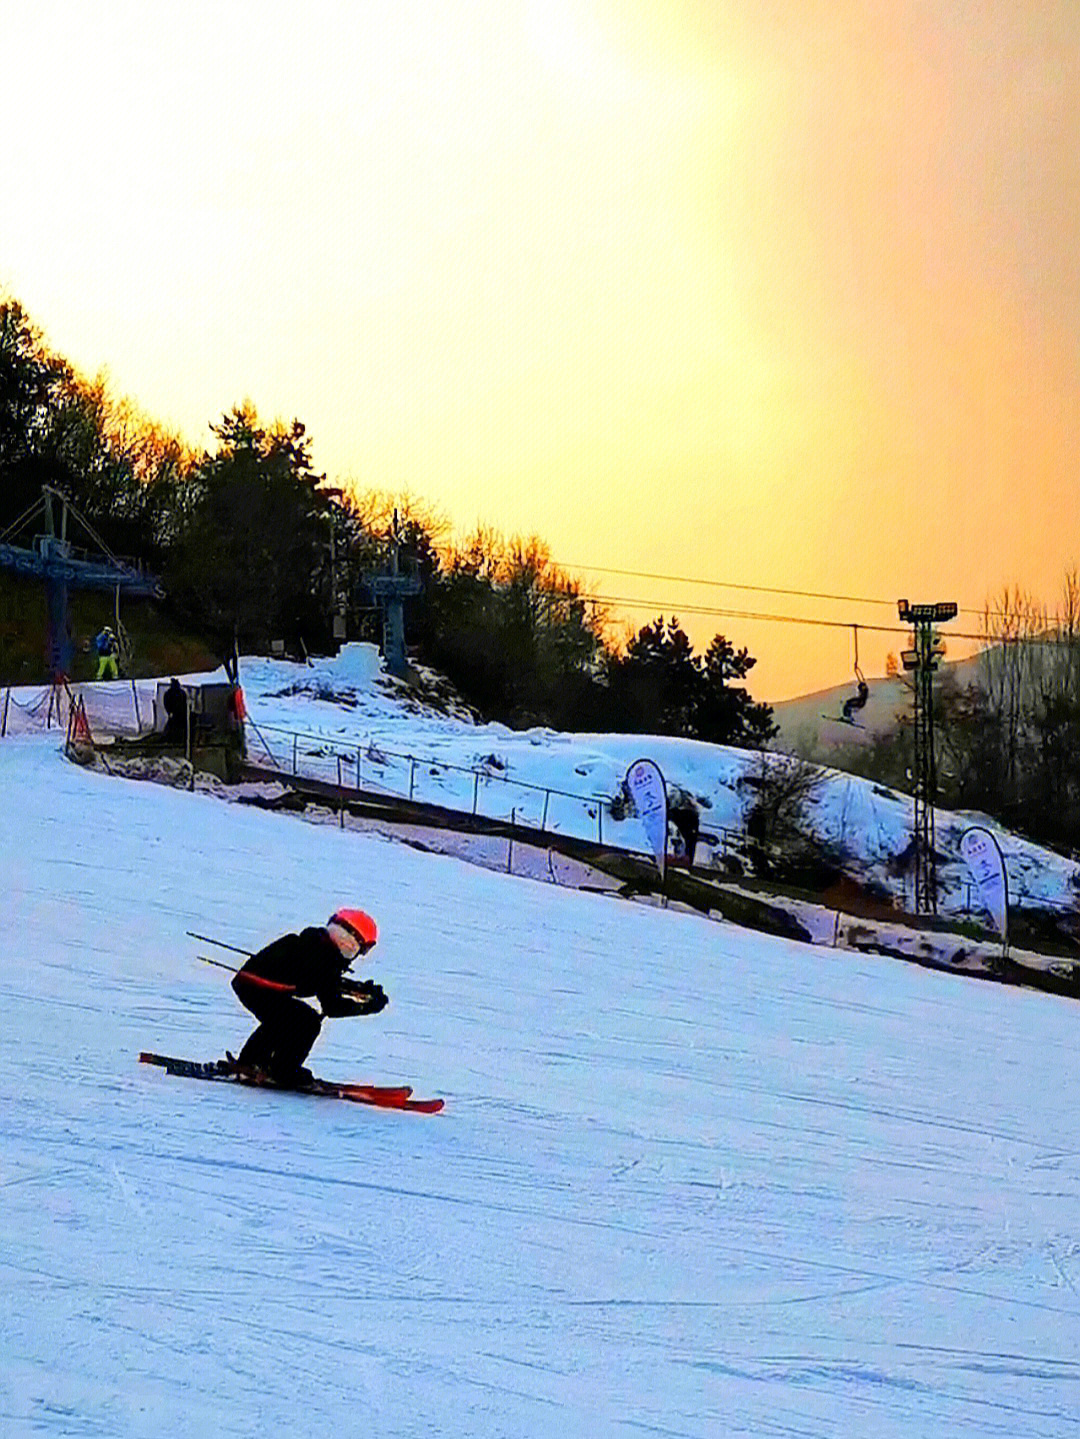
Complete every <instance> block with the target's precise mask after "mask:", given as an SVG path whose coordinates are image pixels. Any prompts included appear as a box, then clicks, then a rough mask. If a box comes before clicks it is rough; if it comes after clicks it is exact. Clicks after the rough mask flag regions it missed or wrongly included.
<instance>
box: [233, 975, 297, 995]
mask: <svg viewBox="0 0 1080 1439" xmlns="http://www.w3.org/2000/svg"><path fill="white" fill-rule="evenodd" d="M236 977H237V979H242V980H244V981H245V982H246V983H247V984H258V985H261V986H262V988H263V989H276V990H277V991H278V993H279V994H295V993H296V985H295V984H279V983H278V982H277V980H276V979H263V977H262V975H261V974H249V973H248V972H247V971H246V970H243V969H242V970H240V971H239V973H238V974H237V976H236Z"/></svg>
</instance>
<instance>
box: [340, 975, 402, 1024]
mask: <svg viewBox="0 0 1080 1439" xmlns="http://www.w3.org/2000/svg"><path fill="white" fill-rule="evenodd" d="M389 1003H390V1001H389V1000H388V999H387V997H386V991H385V990H384V989H383V987H382V985H381V984H376V983H375V981H374V980H373V979H363V980H354V979H343V980H342V982H341V993H340V994H339V995H336V996H335V997H334V998H333V999H332V1000H331V1001H330V1002H329V1003H327V1002H326V1001H325V1000H324V1001H323V1013H324V1014H325V1015H326V1016H327V1018H329V1019H346V1018H348V1017H349V1016H350V1015H354V1014H378V1013H379V1011H380V1010H382V1009H385V1008H386V1006H387V1005H388V1004H389Z"/></svg>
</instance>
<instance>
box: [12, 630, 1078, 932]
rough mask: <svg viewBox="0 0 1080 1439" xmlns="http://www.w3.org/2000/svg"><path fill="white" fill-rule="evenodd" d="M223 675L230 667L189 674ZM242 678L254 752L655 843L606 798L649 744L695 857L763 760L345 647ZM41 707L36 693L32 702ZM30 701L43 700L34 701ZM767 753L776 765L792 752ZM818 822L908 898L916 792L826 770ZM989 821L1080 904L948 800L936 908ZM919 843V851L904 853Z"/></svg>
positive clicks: (108, 689)
mask: <svg viewBox="0 0 1080 1439" xmlns="http://www.w3.org/2000/svg"><path fill="white" fill-rule="evenodd" d="M185 678H186V679H188V680H189V681H190V682H192V683H194V682H196V681H199V680H210V679H216V680H219V681H220V680H222V679H223V672H222V671H220V670H219V671H217V672H216V673H214V674H205V675H197V676H188V677H185ZM241 680H242V683H243V687H244V694H245V699H246V703H247V708H248V714H249V725H248V742H249V751H250V755H251V758H252V759H253V760H254V761H256V762H265V763H267V764H272V765H275V766H276V767H277V768H279V769H285V770H291V769H293V768H295V769H297V770H299V771H301V772H303V773H305V774H308V775H312V776H314V777H315V778H320V779H323V780H327V781H330V782H332V783H337V782H341V783H343V784H345V785H353V784H357V783H358V782H359V784H360V785H362V786H363V787H364V788H367V789H376V790H379V789H381V790H383V791H384V792H386V793H389V794H395V795H401V796H406V797H411V798H415V799H419V800H425V801H428V802H431V803H437V804H439V805H442V806H445V807H448V808H451V809H455V808H456V809H461V810H463V811H472V810H474V809H475V810H476V811H477V812H479V813H481V814H485V815H489V816H492V817H498V818H505V819H510V818H511V817H512V818H514V819H515V820H516V821H517V822H518V823H519V824H524V825H531V826H533V827H536V828H538V829H539V828H541V827H542V828H543V829H544V830H546V831H547V832H550V833H561V834H565V835H572V836H575V837H578V838H583V839H593V840H595V839H601V840H603V842H604V843H605V844H608V845H615V846H619V847H624V848H627V849H630V850H636V851H640V852H646V853H647V852H648V843H647V840H646V837H645V834H644V831H643V830H642V827H641V825H640V824H639V823H638V822H637V820H636V819H633V818H629V819H625V820H622V821H621V822H620V821H616V820H615V819H613V817H612V814H611V811H610V804H611V800H612V798H613V797H614V796H615V795H616V794H617V793H618V791H619V787H620V785H621V782H622V780H623V778H624V776H625V774H626V771H627V769H628V767H629V766H630V765H631V764H632V763H633V762H634V760H636V759H638V758H639V757H641V756H642V755H646V756H648V757H649V758H651V759H653V760H655V761H656V762H657V764H658V765H659V766H660V768H661V770H662V772H663V774H664V776H665V778H666V780H667V781H668V783H669V785H670V786H671V787H672V789H673V790H678V789H681V790H685V791H686V792H687V793H688V794H689V795H690V796H692V797H693V799H694V801H695V803H696V804H697V806H698V807H699V809H700V812H701V826H702V842H701V844H700V846H699V850H698V856H697V861H698V863H700V864H701V865H702V866H703V867H705V868H706V869H708V867H709V866H710V864H714V863H715V864H719V862H720V861H721V859H722V857H723V854H724V851H725V845H726V844H727V843H729V842H731V843H735V844H737V842H738V837H739V836H740V835H742V833H743V831H744V829H745V824H746V818H747V815H748V813H749V811H750V809H751V807H752V805H753V803H754V800H755V797H756V793H757V791H756V789H755V781H756V779H757V777H758V776H759V775H760V773H761V767H762V763H763V761H762V758H761V756H760V755H757V754H755V753H753V752H752V751H747V750H740V749H733V748H729V747H727V746H723V745H710V744H703V743H700V742H698V741H695V740H683V739H669V738H665V737H660V736H641V735H595V734H584V735H583V734H562V733H558V732H556V731H554V730H550V729H531V730H526V731H515V730H511V729H508V728H507V727H506V726H505V725H501V724H478V723H476V722H475V721H474V720H473V719H472V718H471V717H470V716H469V714H468V713H467V712H466V711H465V710H464V709H463V708H462V707H461V706H459V705H458V706H455V705H454V704H453V703H452V702H451V703H444V705H443V706H442V707H441V708H437V707H435V706H433V705H432V704H430V703H426V702H424V700H423V698H422V694H423V691H420V692H419V693H418V692H417V691H414V690H412V689H410V688H409V687H408V686H406V685H403V684H401V683H400V682H398V681H396V680H393V679H391V678H389V677H387V676H386V675H385V674H384V673H383V671H382V669H381V664H380V660H379V656H378V652H377V650H376V648H375V647H374V646H371V645H366V644H348V645H345V646H344V647H343V648H342V650H341V652H340V654H339V655H338V656H337V657H336V658H334V659H317V660H314V661H313V662H312V663H311V664H308V665H304V664H299V663H293V662H290V661H285V660H274V659H265V658H255V657H252V658H246V659H243V660H242V661H241ZM155 687H156V682H140V684H139V686H138V690H139V699H138V716H139V719H141V721H142V723H143V724H144V725H145V724H147V723H148V722H149V720H150V717H151V716H152V714H153V692H154V689H155ZM78 689H79V691H80V692H81V693H82V694H83V696H84V697H85V699H86V704H87V709H88V711H89V713H90V716H91V720H92V722H95V723H97V722H104V723H105V724H106V725H107V726H113V727H119V728H125V727H126V728H128V729H131V730H134V729H135V727H136V702H135V699H134V697H133V693H132V687H131V686H130V685H128V684H124V683H120V684H116V683H103V684H86V685H81V686H79V687H78ZM13 694H14V695H15V697H16V699H17V701H18V703H17V704H13V705H12V706H10V707H9V727H10V729H11V731H12V732H13V733H18V732H25V731H28V730H31V731H36V730H39V729H40V728H41V725H42V723H43V719H44V717H45V716H46V713H47V692H46V694H42V692H41V691H40V690H38V691H14V692H13ZM35 702H36V704H35ZM31 705H34V706H35V707H34V708H33V709H30V708H29V707H30V706H31ZM787 762H789V761H787V759H786V757H784V756H771V757H770V758H769V760H768V761H767V763H771V764H784V763H787ZM807 818H808V822H809V827H810V829H811V831H812V832H813V834H814V835H815V836H816V837H817V838H818V839H820V840H822V841H825V842H827V843H828V844H829V845H831V846H833V847H834V849H835V851H836V853H837V854H838V855H842V856H843V857H844V863H845V867H846V868H847V870H848V871H849V873H851V874H852V875H853V876H855V877H857V878H858V879H859V880H860V881H862V882H863V883H867V884H870V885H872V886H874V887H875V888H876V890H877V891H878V892H879V893H881V894H882V895H889V896H892V897H893V898H894V899H895V900H896V901H897V902H898V903H899V904H900V905H901V907H908V908H910V907H912V901H913V895H912V874H911V866H910V853H909V849H910V844H911V834H912V823H913V815H912V802H911V800H910V799H909V798H908V797H907V796H906V795H901V794H899V793H896V792H895V791H891V790H887V789H884V788H882V787H881V786H879V785H876V784H874V783H872V782H870V781H867V780H863V779H859V778H857V777H856V776H854V775H850V774H847V773H845V772H844V771H841V770H834V769H828V768H825V769H823V770H822V771H821V782H820V784H819V785H818V787H817V790H816V792H815V793H814V794H813V795H812V797H811V799H810V801H809V804H808V808H807ZM973 823H977V824H981V825H984V826H985V827H986V828H987V829H989V830H990V831H991V832H992V833H993V834H994V835H995V836H996V838H997V839H998V842H999V844H1000V846H1001V848H1002V851H1003V853H1004V857H1005V863H1006V869H1007V872H1008V878H1009V886H1010V896H1011V899H1012V901H1013V902H1014V903H1018V904H1020V905H1023V906H1035V907H1044V908H1046V909H1053V910H1058V911H1061V912H1068V913H1071V912H1073V911H1074V910H1075V909H1076V907H1077V903H1078V899H1080V865H1078V864H1077V863H1076V862H1075V861H1073V860H1070V859H1067V858H1064V857H1062V856H1059V855H1056V854H1053V853H1051V852H1050V851H1047V850H1044V849H1042V848H1041V847H1039V846H1038V845H1034V844H1031V843H1029V842H1027V841H1025V840H1023V839H1021V838H1020V837H1019V836H1017V835H1014V834H1011V833H1010V832H1009V831H1007V830H1005V829H1003V828H1002V827H1001V826H1000V825H998V824H996V823H995V822H994V821H992V820H989V819H987V818H986V817H985V816H983V815H977V814H965V813H952V812H950V811H948V810H942V809H939V810H938V811H937V824H936V843H937V849H938V851H939V853H940V856H941V860H940V862H939V866H938V875H937V879H938V903H939V911H940V913H941V914H942V915H944V916H949V915H953V916H958V915H961V914H963V913H966V912H968V911H970V910H971V909H973V908H974V909H975V910H976V911H977V909H978V904H979V900H978V894H977V891H975V890H974V888H973V886H972V883H971V876H970V874H969V872H968V869H967V867H966V865H965V864H964V862H963V860H962V858H961V855H960V837H961V835H962V834H963V832H964V830H965V829H967V828H968V827H969V826H970V825H971V824H973ZM906 852H908V862H907V863H906V864H905V862H904V859H903V856H904V855H905V853H906Z"/></svg>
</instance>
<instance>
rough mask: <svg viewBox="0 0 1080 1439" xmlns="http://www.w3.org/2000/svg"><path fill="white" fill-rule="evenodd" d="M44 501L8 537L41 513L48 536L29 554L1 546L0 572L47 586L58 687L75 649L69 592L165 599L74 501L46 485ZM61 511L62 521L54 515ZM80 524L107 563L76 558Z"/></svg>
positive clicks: (51, 659)
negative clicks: (71, 527) (75, 533)
mask: <svg viewBox="0 0 1080 1439" xmlns="http://www.w3.org/2000/svg"><path fill="white" fill-rule="evenodd" d="M41 488H42V495H41V499H40V500H39V501H38V502H37V504H35V505H33V506H32V507H31V508H30V509H29V510H28V511H26V513H25V514H24V515H23V516H21V517H20V519H19V520H17V521H16V523H15V525H13V526H11V527H10V528H9V529H8V530H7V531H6V532H5V533H6V534H12V533H14V532H15V531H16V530H20V529H23V528H24V527H25V525H26V524H28V523H29V522H30V521H31V520H32V519H33V518H34V517H35V516H36V515H37V514H38V513H39V512H43V513H44V519H45V532H44V534H40V535H36V536H35V537H34V540H33V544H32V545H31V547H30V548H24V547H23V546H21V545H9V544H2V543H0V570H11V571H13V572H14V573H15V574H21V575H27V576H29V577H30V578H33V579H40V580H43V581H44V583H45V606H46V613H47V617H48V629H49V673H50V675H51V677H52V680H53V683H54V684H56V683H59V682H60V681H62V680H63V679H65V678H66V677H67V675H68V673H69V671H70V669H71V656H72V646H71V638H70V636H69V634H68V588H69V586H74V587H75V588H76V589H90V590H115V591H116V593H117V596H119V595H120V593H121V592H123V593H125V594H129V595H135V596H142V597H144V598H155V599H160V598H161V595H162V589H161V586H160V585H159V584H158V582H157V580H156V579H155V578H154V576H153V575H148V574H145V573H143V571H141V570H137V569H135V568H134V567H133V566H132V565H130V564H127V563H125V562H124V561H123V560H119V559H117V558H116V556H115V555H114V554H112V553H111V551H110V550H109V549H108V548H107V547H106V546H105V545H104V544H103V542H102V541H101V540H100V539H99V537H98V536H97V535H96V534H95V533H94V531H93V530H92V529H91V528H90V526H89V525H88V524H87V523H86V521H85V520H84V519H82V517H81V516H80V515H79V514H78V512H77V511H76V510H75V508H74V506H73V505H72V504H71V501H70V500H69V499H68V498H67V496H66V495H64V494H62V493H61V492H60V491H59V490H55V489H53V488H52V486H51V485H43V486H42V487H41ZM54 501H55V502H56V504H57V505H58V506H59V511H60V513H59V521H57V515H56V513H55V511H54V508H53V505H54ZM69 513H70V514H71V516H72V517H73V518H74V519H76V520H78V522H79V524H81V525H82V527H83V528H84V529H85V530H86V532H87V534H88V535H89V536H90V538H91V539H92V540H93V541H94V543H95V544H96V545H97V547H98V549H99V550H100V551H101V552H102V558H100V559H92V558H90V557H88V556H86V555H84V554H83V555H79V556H77V555H76V553H75V551H74V550H73V549H72V546H71V543H70V541H69V540H68V537H67V533H68V515H69Z"/></svg>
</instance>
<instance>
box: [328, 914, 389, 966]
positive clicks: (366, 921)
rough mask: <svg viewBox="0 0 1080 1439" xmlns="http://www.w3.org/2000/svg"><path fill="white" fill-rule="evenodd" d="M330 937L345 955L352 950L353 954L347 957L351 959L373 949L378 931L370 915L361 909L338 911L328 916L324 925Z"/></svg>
mask: <svg viewBox="0 0 1080 1439" xmlns="http://www.w3.org/2000/svg"><path fill="white" fill-rule="evenodd" d="M326 927H327V929H328V930H329V932H330V937H331V939H333V941H334V943H335V944H336V945H337V946H338V948H339V949H340V950H341V951H342V953H345V952H346V951H347V950H349V949H353V947H354V946H355V949H353V953H352V954H351V955H348V956H347V957H348V958H350V959H353V958H355V957H356V955H357V954H367V952H368V950H369V949H373V948H374V945H375V941H376V940H377V939H378V937H379V931H378V928H377V927H376V924H375V921H374V920H373V919H372V917H371V915H370V914H365V912H364V911H363V910H362V909H338V910H335V911H334V913H333V914H332V915H331V916H330V918H329V920H328V921H327V925H326Z"/></svg>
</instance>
